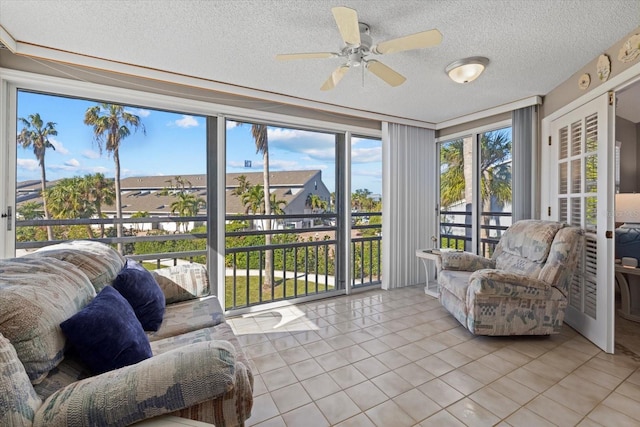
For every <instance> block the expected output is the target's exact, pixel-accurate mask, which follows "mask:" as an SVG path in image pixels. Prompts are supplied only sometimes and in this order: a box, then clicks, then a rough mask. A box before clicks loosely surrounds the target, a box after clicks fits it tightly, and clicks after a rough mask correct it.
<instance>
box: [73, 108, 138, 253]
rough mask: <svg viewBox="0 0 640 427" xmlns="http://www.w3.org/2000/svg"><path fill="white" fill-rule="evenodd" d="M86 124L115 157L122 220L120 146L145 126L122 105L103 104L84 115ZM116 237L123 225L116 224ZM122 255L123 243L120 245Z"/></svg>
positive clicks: (102, 146)
mask: <svg viewBox="0 0 640 427" xmlns="http://www.w3.org/2000/svg"><path fill="white" fill-rule="evenodd" d="M84 124H86V125H88V126H92V127H93V134H94V139H95V141H96V142H97V144H98V147H99V148H100V152H101V153H102V150H103V149H106V150H107V153H109V154H111V155H112V156H113V162H114V165H115V192H116V218H119V219H120V218H122V194H121V191H120V144H121V143H122V140H123V139H125V138H126V137H128V136H129V135H131V129H133V131H134V132H135V131H137V130H138V129H141V130H142V132H143V133H145V134H146V132H145V129H144V125H143V124H142V121H141V120H140V117H138V116H137V115H135V114H132V113H129V112H127V111H126V110H125V107H123V106H122V105H116V104H106V103H101V104H98V105H95V106H93V107H89V108H88V109H87V111H86V112H85V114H84ZM116 236H117V237H119V238H120V237H122V224H121V223H120V222H118V223H117V224H116ZM118 250H119V251H120V253H122V250H123V248H122V243H118Z"/></svg>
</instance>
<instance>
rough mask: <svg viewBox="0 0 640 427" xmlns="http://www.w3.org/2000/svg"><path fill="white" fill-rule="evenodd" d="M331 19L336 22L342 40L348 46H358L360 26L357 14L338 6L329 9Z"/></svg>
mask: <svg viewBox="0 0 640 427" xmlns="http://www.w3.org/2000/svg"><path fill="white" fill-rule="evenodd" d="M331 12H332V13H333V18H334V19H335V20H336V25H337V26H338V30H340V35H341V36H342V40H344V42H345V43H346V44H348V45H351V46H359V45H360V26H359V25H358V13H357V12H356V11H355V10H354V9H351V8H349V7H344V6H338V7H333V8H331Z"/></svg>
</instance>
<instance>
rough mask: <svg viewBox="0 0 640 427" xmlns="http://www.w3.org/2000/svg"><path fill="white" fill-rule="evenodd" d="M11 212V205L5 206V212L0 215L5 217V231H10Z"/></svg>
mask: <svg viewBox="0 0 640 427" xmlns="http://www.w3.org/2000/svg"><path fill="white" fill-rule="evenodd" d="M12 212H13V209H12V208H11V206H7V213H3V214H2V215H0V218H7V231H11V223H12V219H13V215H12Z"/></svg>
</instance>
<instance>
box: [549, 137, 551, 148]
mask: <svg viewBox="0 0 640 427" xmlns="http://www.w3.org/2000/svg"><path fill="white" fill-rule="evenodd" d="M549 146H551V135H549Z"/></svg>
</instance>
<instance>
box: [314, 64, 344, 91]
mask: <svg viewBox="0 0 640 427" xmlns="http://www.w3.org/2000/svg"><path fill="white" fill-rule="evenodd" d="M347 71H349V66H348V65H341V66H339V67H338V68H336V69H335V70H333V73H331V76H330V77H329V78H328V79H327V81H326V82H324V84H323V85H322V87H320V90H330V89H333V88H334V87H336V85H337V84H338V83H339V82H340V80H342V78H343V77H344V75H345V74H347Z"/></svg>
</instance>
